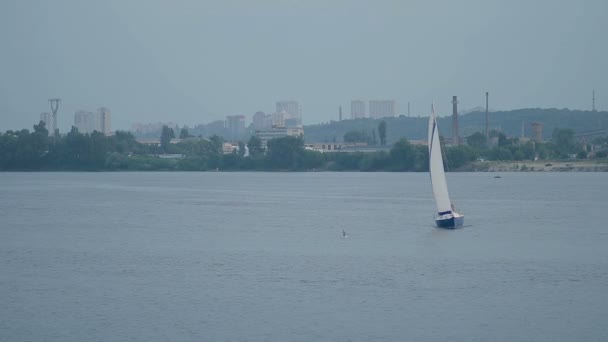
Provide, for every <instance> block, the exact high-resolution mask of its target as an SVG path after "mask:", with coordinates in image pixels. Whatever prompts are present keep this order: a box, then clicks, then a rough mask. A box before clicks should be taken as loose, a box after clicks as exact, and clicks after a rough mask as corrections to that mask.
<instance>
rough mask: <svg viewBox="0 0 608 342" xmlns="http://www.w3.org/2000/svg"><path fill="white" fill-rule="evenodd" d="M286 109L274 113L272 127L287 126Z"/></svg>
mask: <svg viewBox="0 0 608 342" xmlns="http://www.w3.org/2000/svg"><path fill="white" fill-rule="evenodd" d="M285 114H286V112H285V111H282V112H276V113H273V114H272V127H285Z"/></svg>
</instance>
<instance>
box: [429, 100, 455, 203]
mask: <svg viewBox="0 0 608 342" xmlns="http://www.w3.org/2000/svg"><path fill="white" fill-rule="evenodd" d="M429 172H430V174H431V185H432V187H433V195H434V196H435V204H436V205H437V212H438V213H439V215H443V214H447V213H451V212H452V205H451V202H450V196H449V194H448V185H447V182H446V180H445V172H444V170H443V156H442V155H441V145H440V141H439V130H438V129H437V119H436V117H435V107H434V106H433V108H432V112H431V116H430V117H429Z"/></svg>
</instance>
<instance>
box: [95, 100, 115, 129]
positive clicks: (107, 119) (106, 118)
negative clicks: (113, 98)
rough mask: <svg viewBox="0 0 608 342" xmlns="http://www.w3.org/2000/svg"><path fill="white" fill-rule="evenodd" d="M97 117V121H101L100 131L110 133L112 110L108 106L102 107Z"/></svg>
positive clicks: (98, 110)
mask: <svg viewBox="0 0 608 342" xmlns="http://www.w3.org/2000/svg"><path fill="white" fill-rule="evenodd" d="M96 115H97V117H96V122H98V123H99V132H101V133H103V134H105V135H110V131H111V127H112V126H111V116H112V113H111V112H110V110H109V109H108V108H106V107H101V108H99V109H97V113H96Z"/></svg>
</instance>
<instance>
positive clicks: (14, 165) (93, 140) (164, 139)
mask: <svg viewBox="0 0 608 342" xmlns="http://www.w3.org/2000/svg"><path fill="white" fill-rule="evenodd" d="M382 126H384V127H382V129H379V132H380V133H379V138H380V139H379V140H380V141H381V142H384V143H385V135H384V132H385V131H386V126H385V124H384V125H382ZM351 135H353V134H351ZM180 136H181V138H182V140H181V141H179V142H178V143H175V144H173V143H171V139H172V138H174V137H175V132H173V129H171V128H168V127H164V128H163V131H162V133H161V137H160V144H159V145H145V144H141V143H139V142H137V141H136V140H135V137H134V136H133V135H132V134H131V133H129V132H122V131H118V132H116V133H115V134H114V135H112V136H105V135H104V134H102V133H99V132H93V133H91V134H82V133H80V132H78V130H77V129H76V128H75V127H73V128H72V130H71V131H70V132H69V133H67V134H66V135H64V136H51V137H49V135H48V130H47V129H46V127H45V125H44V122H40V123H39V124H37V125H34V126H33V131H29V130H27V129H23V130H20V131H7V132H5V133H3V134H0V170H4V171H11V170H12V171H30V170H31V171H35V170H48V171H54V170H82V171H113V170H133V171H135V170H181V171H208V170H222V171H238V170H259V171H306V170H331V171H427V170H428V150H427V146H424V145H413V144H411V143H410V142H409V141H408V140H407V139H405V138H402V139H400V140H398V141H397V142H396V143H395V144H393V146H392V147H391V148H390V150H388V151H378V152H340V153H321V152H318V151H313V150H309V149H306V148H305V146H304V139H303V138H302V137H289V136H288V137H283V138H276V139H272V140H270V141H269V142H268V144H267V146H266V147H264V146H262V142H261V140H260V139H259V138H257V137H256V136H252V137H251V138H250V139H249V140H248V141H247V142H239V147H238V148H235V149H234V150H233V151H232V152H231V153H227V154H225V153H224V152H223V143H224V141H223V139H222V138H221V137H219V136H217V135H214V136H212V137H210V138H209V139H203V138H195V137H189V135H188V134H187V132H180ZM345 140H346V137H345ZM490 140H491V143H489V142H488V141H486V137H485V135H484V134H482V133H480V132H477V133H475V134H472V135H470V136H469V137H468V138H467V144H466V145H460V146H445V144H444V158H445V160H444V162H445V165H446V168H447V169H448V170H452V171H453V170H458V169H462V168H466V167H467V166H468V165H470V164H471V163H472V162H475V161H479V160H482V159H483V160H490V161H493V160H499V161H520V160H521V161H525V160H534V159H537V158H538V159H568V158H570V159H571V158H579V159H584V158H587V157H588V151H589V150H590V148H589V146H586V145H581V144H577V143H576V141H575V139H574V133H573V131H572V130H569V129H556V130H555V131H554V133H553V138H552V139H551V141H549V142H544V143H538V142H537V143H535V142H532V141H527V142H521V141H519V140H518V139H517V138H507V137H506V136H505V135H504V134H502V133H500V132H496V131H493V132H491V134H490ZM594 143H596V144H597V146H600V147H601V150H600V151H599V152H595V157H596V158H606V151H608V139H606V138H600V139H598V140H596V141H595V142H594ZM168 155H175V157H176V158H164V157H166V156H168Z"/></svg>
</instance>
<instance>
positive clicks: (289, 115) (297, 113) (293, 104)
mask: <svg viewBox="0 0 608 342" xmlns="http://www.w3.org/2000/svg"><path fill="white" fill-rule="evenodd" d="M276 112H277V113H283V112H284V114H283V120H289V121H288V123H294V124H295V125H301V124H302V112H301V110H300V105H299V104H298V101H279V102H277V108H276ZM292 120H294V121H292Z"/></svg>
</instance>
